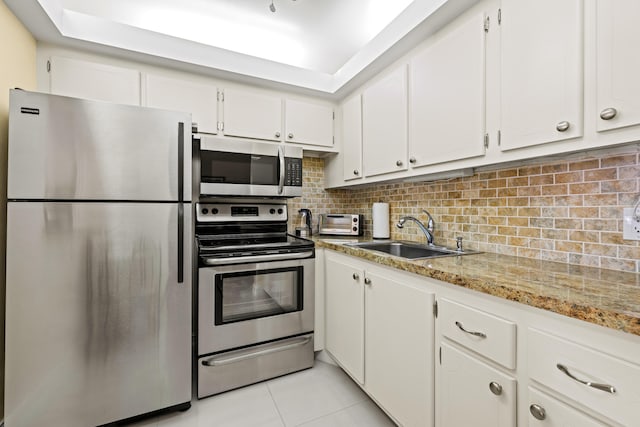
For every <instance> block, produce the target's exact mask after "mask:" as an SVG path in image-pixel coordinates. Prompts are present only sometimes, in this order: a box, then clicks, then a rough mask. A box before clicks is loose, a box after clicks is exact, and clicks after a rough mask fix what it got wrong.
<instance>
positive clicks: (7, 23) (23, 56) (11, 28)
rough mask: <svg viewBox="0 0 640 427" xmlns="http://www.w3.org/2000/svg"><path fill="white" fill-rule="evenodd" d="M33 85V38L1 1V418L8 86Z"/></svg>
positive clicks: (0, 402) (0, 398)
mask: <svg viewBox="0 0 640 427" xmlns="http://www.w3.org/2000/svg"><path fill="white" fill-rule="evenodd" d="M14 87H20V88H22V89H28V90H35V88H36V41H35V39H34V38H33V36H32V35H31V34H30V33H29V32H28V31H27V30H26V29H25V28H24V27H23V26H22V24H21V23H20V21H18V19H17V18H16V17H15V16H14V15H13V13H11V11H10V10H9V9H8V8H7V6H6V5H5V4H4V2H0V343H1V351H0V418H4V296H5V283H4V279H5V246H6V245H5V240H6V228H7V227H6V224H7V219H6V212H7V208H6V202H7V201H6V194H7V130H8V129H7V128H8V119H9V89H10V88H14Z"/></svg>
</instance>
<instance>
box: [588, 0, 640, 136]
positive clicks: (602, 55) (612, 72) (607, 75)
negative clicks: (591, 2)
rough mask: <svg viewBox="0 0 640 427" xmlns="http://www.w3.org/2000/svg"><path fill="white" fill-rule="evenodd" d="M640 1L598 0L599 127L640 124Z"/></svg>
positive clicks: (598, 128) (607, 127)
mask: <svg viewBox="0 0 640 427" xmlns="http://www.w3.org/2000/svg"><path fill="white" fill-rule="evenodd" d="M638 22H640V2H638V1H637V0H615V1H611V0H598V1H597V13H596V39H597V41H596V61H597V66H596V67H597V71H596V73H597V82H596V85H597V90H596V92H597V95H596V96H597V101H596V102H597V114H598V116H597V117H596V118H595V120H597V126H596V127H597V130H598V131H605V130H609V129H617V128H621V127H626V126H632V125H637V124H640V78H638V76H640V55H639V54H638V46H639V45H640V26H638Z"/></svg>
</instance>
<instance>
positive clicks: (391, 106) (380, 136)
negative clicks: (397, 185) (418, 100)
mask: <svg viewBox="0 0 640 427" xmlns="http://www.w3.org/2000/svg"><path fill="white" fill-rule="evenodd" d="M362 150H363V153H362V155H363V162H362V163H363V166H364V172H365V176H374V175H381V174H385V173H389V172H396V171H403V170H406V169H407V165H406V163H407V68H406V66H402V67H400V68H398V69H397V70H395V71H393V72H392V73H391V74H389V75H387V76H385V77H384V78H383V79H382V80H379V81H377V82H376V83H374V84H373V85H372V86H370V87H368V88H367V89H365V91H364V93H363V94H362Z"/></svg>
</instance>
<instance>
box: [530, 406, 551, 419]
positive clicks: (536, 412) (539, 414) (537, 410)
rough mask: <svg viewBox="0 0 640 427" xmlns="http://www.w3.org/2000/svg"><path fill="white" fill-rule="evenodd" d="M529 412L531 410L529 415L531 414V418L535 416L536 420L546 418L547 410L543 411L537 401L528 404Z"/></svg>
mask: <svg viewBox="0 0 640 427" xmlns="http://www.w3.org/2000/svg"><path fill="white" fill-rule="evenodd" d="M529 412H531V415H533V418H535V419H536V420H540V421H542V420H544V419H545V418H547V411H545V410H544V408H543V407H542V406H540V405H538V404H537V403H534V404H532V405H531V406H529Z"/></svg>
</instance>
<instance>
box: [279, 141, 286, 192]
mask: <svg viewBox="0 0 640 427" xmlns="http://www.w3.org/2000/svg"><path fill="white" fill-rule="evenodd" d="M278 160H279V161H280V179H278V194H282V192H283V191H284V178H285V174H286V171H285V170H284V168H285V162H284V149H283V148H282V147H278Z"/></svg>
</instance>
